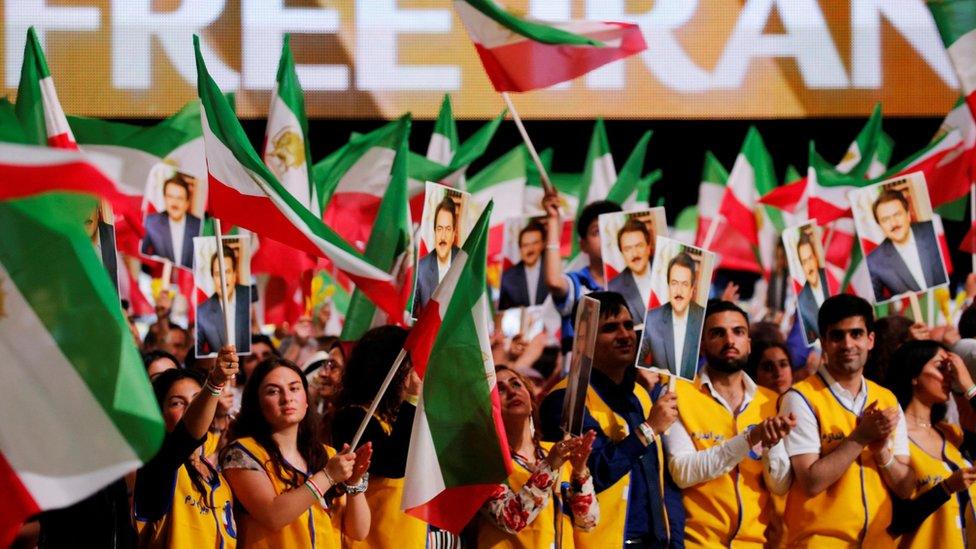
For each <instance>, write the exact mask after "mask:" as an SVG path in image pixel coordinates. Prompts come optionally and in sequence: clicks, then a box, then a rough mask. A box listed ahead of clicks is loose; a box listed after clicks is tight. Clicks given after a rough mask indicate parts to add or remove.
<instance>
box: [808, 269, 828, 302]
mask: <svg viewBox="0 0 976 549" xmlns="http://www.w3.org/2000/svg"><path fill="white" fill-rule="evenodd" d="M817 279H818V280H820V282H819V283H818V284H817V287H816V288H814V287H813V286H810V291H811V293H813V299H815V300H816V301H817V307H820V306H821V305H823V302H824V301H826V300H827V298H826V297H824V293H826V292H824V286H823V279H821V278H820V275H819V274H818V275H817Z"/></svg>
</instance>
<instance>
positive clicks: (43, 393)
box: [0, 168, 163, 547]
mask: <svg viewBox="0 0 976 549" xmlns="http://www.w3.org/2000/svg"><path fill="white" fill-rule="evenodd" d="M0 174H2V177H3V180H4V181H5V182H6V181H14V184H15V180H13V179H10V178H15V177H18V174H15V173H14V174H12V173H10V172H8V171H7V170H6V169H5V168H0ZM95 205H96V201H95V200H94V199H93V198H91V197H87V196H82V195H76V194H61V193H58V194H46V195H41V196H32V197H28V198H21V199H17V200H8V201H0V233H2V234H3V235H4V241H3V244H2V245H0V355H2V356H3V357H4V358H3V370H4V377H5V378H6V379H11V380H14V379H16V380H18V382H17V383H4V384H2V385H0V417H2V418H4V420H3V421H2V422H0V493H2V494H3V497H2V498H0V545H2V546H4V547H6V546H7V544H8V543H9V542H10V541H11V539H12V535H13V534H14V533H15V532H16V529H17V527H19V525H20V522H22V521H23V520H24V519H25V518H26V517H27V516H29V515H32V514H34V513H37V512H38V511H42V510H45V509H53V508H59V507H64V506H67V505H71V504H73V503H75V502H77V501H80V500H81V499H83V498H85V497H87V496H89V495H91V494H92V493H94V492H96V491H97V490H99V489H101V488H102V487H104V486H106V485H107V484H109V483H111V482H112V481H114V480H116V479H118V478H120V477H122V476H123V475H125V474H126V473H128V472H130V471H132V470H134V469H136V468H138V467H139V466H141V465H142V463H144V462H145V461H146V460H148V459H149V458H151V457H152V456H153V455H154V454H155V453H156V451H157V450H158V448H159V445H160V443H161V442H162V438H163V421H162V417H161V416H160V412H159V406H158V405H157V403H156V399H155V397H154V396H153V393H152V389H151V387H150V385H149V380H148V379H147V377H146V373H145V370H144V369H143V366H142V360H141V359H140V356H139V351H138V350H137V349H136V346H135V344H134V342H133V340H132V334H131V333H130V332H129V327H128V325H127V323H126V319H125V317H124V315H123V312H122V309H121V308H120V307H119V299H118V296H117V295H116V293H115V289H114V288H113V286H112V283H111V281H110V280H109V278H108V276H106V274H105V269H104V267H103V266H102V263H101V259H100V258H99V257H98V255H97V254H96V252H95V248H94V247H93V246H92V244H91V240H90V239H89V238H88V235H87V234H86V233H85V230H84V221H85V219H86V217H87V215H88V213H89V212H90V211H91V210H92V209H94V208H95ZM52 397H53V398H52ZM92 441H97V444H92ZM79 449H83V451H79Z"/></svg>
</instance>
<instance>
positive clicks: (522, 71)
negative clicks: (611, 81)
mask: <svg viewBox="0 0 976 549" xmlns="http://www.w3.org/2000/svg"><path fill="white" fill-rule="evenodd" d="M454 7H455V9H456V10H457V12H458V15H459V16H460V17H461V22H462V23H464V27H465V28H466V29H467V31H468V36H470V37H471V41H472V42H474V46H475V49H476V50H477V51H478V56H479V57H480V58H481V64H482V65H483V66H484V68H485V72H486V73H487V75H488V79H489V80H491V83H492V85H493V86H494V87H495V90H497V91H500V92H505V91H513V92H524V91H529V90H535V89H539V88H547V87H549V86H552V85H554V84H558V83H560V82H565V81H567V80H572V79H573V78H576V77H578V76H582V75H584V74H586V73H588V72H590V71H592V70H594V69H597V68H599V67H602V66H603V65H606V64H607V63H610V62H613V61H616V60H618V59H623V58H625V57H629V56H631V55H634V54H635V53H640V52H642V51H644V50H645V49H647V44H646V43H645V42H644V37H643V35H641V32H640V27H638V26H637V25H634V24H631V23H617V22H603V21H583V20H574V21H563V22H543V21H538V20H535V19H532V18H528V17H518V16H516V15H513V14H511V13H509V12H508V11H505V9H504V8H502V7H501V6H499V5H498V4H497V3H496V2H495V1H494V0H456V1H455V2H454Z"/></svg>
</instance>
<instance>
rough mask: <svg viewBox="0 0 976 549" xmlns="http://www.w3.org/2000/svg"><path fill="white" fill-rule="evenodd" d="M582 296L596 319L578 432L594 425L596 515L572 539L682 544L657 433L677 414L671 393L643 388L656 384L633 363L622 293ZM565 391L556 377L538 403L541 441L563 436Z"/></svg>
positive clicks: (679, 515)
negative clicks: (596, 306)
mask: <svg viewBox="0 0 976 549" xmlns="http://www.w3.org/2000/svg"><path fill="white" fill-rule="evenodd" d="M589 297H592V298H594V299H596V300H598V301H599V302H600V323H599V325H598V328H597V336H596V346H595V348H594V350H593V371H592V374H591V377H590V386H589V387H588V388H587V392H586V409H585V412H584V414H583V431H584V432H585V431H588V430H590V429H592V430H593V431H595V432H596V440H595V441H594V442H593V450H592V451H591V452H590V458H589V460H587V465H588V467H589V469H590V474H591V475H592V477H593V485H594V487H595V488H596V491H597V500H598V501H599V503H600V522H599V524H597V526H596V528H594V529H593V530H592V531H590V532H580V531H576V530H574V531H573V538H574V544H575V545H574V546H575V547H576V548H577V549H580V548H589V547H593V548H600V549H603V548H605V547H624V546H625V547H627V548H629V549H638V548H642V547H655V548H656V547H676V548H677V547H683V546H684V524H685V520H684V508H683V507H682V504H681V492H680V490H678V488H677V486H675V485H674V482H673V481H672V480H671V476H670V475H669V474H668V472H667V468H666V467H665V466H664V456H663V451H662V448H661V447H662V444H661V440H660V434H661V433H663V432H664V431H666V430H667V429H668V428H669V427H670V426H671V424H672V423H674V421H675V419H677V417H678V410H677V402H676V398H675V396H674V394H673V393H665V394H663V395H661V396H660V397H659V398H658V399H657V401H656V402H654V403H653V405H652V400H651V396H652V394H656V393H657V392H658V391H659V389H657V390H652V391H649V390H648V387H650V388H651V389H654V388H655V386H651V385H650V384H649V383H647V378H646V377H641V376H640V375H639V374H638V372H637V369H636V368H635V367H634V363H635V361H636V358H637V334H636V333H635V332H634V320H633V319H632V318H631V316H630V310H629V309H628V307H627V301H626V300H625V299H624V297H623V296H622V295H620V294H618V293H616V292H593V293H591V294H589ZM574 316H575V315H574ZM658 387H659V386H658ZM565 397H566V382H565V380H563V382H561V383H560V384H559V385H556V387H554V388H553V390H552V392H550V393H549V395H548V396H546V398H545V400H543V402H542V405H541V406H540V409H539V415H540V416H541V420H542V437H543V439H545V440H550V441H556V440H562V438H563V433H562V430H561V429H560V427H559V425H560V421H559V420H560V418H561V416H562V409H563V400H564V399H565Z"/></svg>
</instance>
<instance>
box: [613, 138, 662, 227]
mask: <svg viewBox="0 0 976 549" xmlns="http://www.w3.org/2000/svg"><path fill="white" fill-rule="evenodd" d="M650 140H651V132H650V131H646V132H644V135H642V136H641V138H640V139H639V140H638V141H637V144H636V145H634V150H633V151H631V153H630V156H628V157H627V161H626V162H624V165H623V167H621V168H620V173H619V174H618V175H617V180H616V181H614V183H613V185H612V186H611V187H610V189H609V190H608V191H607V195H606V199H607V200H609V201H610V202H615V203H617V204H620V207H621V208H623V209H624V210H629V209H633V208H638V207H646V206H647V205H648V202H647V201H648V199H649V198H650V196H651V185H653V184H654V183H655V182H657V180H658V179H660V178H661V171H660V170H657V171H655V172H651V173H650V174H648V175H647V177H642V174H643V173H644V161H645V160H646V159H647V143H648V141H650Z"/></svg>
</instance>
